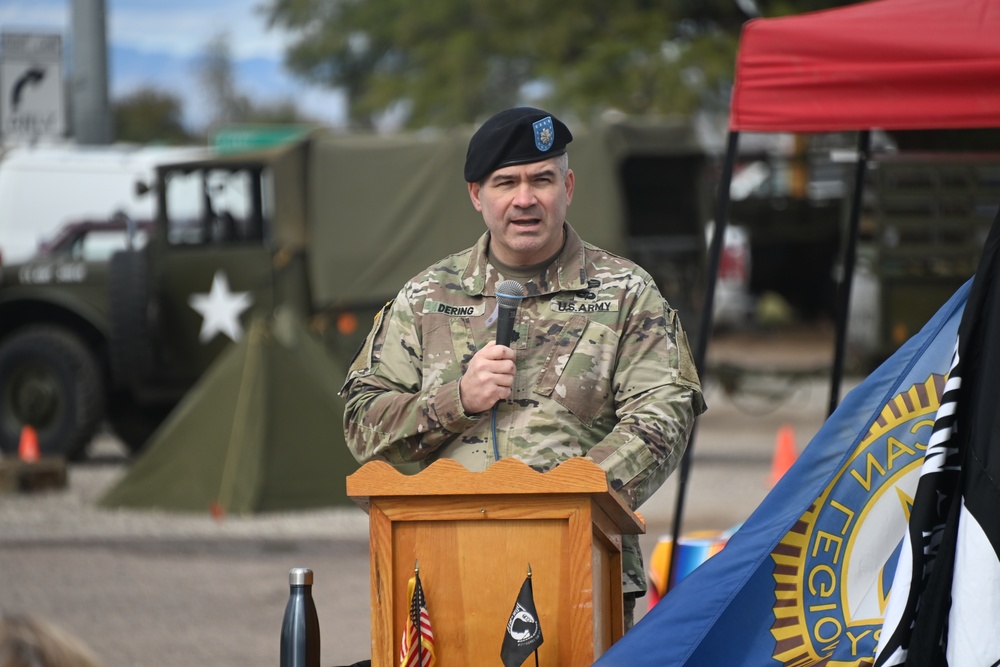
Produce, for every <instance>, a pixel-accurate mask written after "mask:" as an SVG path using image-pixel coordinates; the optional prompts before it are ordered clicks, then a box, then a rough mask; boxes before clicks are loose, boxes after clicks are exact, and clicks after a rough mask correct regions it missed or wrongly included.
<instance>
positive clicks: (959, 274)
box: [848, 152, 1000, 370]
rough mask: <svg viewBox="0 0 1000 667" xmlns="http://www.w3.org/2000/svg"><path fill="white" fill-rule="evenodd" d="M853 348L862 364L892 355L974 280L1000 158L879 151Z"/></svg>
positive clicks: (856, 295)
mask: <svg viewBox="0 0 1000 667" xmlns="http://www.w3.org/2000/svg"><path fill="white" fill-rule="evenodd" d="M867 178H868V185H867V190H866V192H867V200H866V205H865V209H864V217H863V219H862V223H863V224H862V237H863V238H862V240H861V242H860V243H859V262H858V264H859V268H858V272H857V277H856V279H855V288H854V290H853V291H852V311H853V312H852V316H851V318H852V321H851V330H850V332H849V339H848V345H849V348H850V351H851V353H852V355H853V357H854V361H855V363H857V365H859V366H860V367H861V369H864V370H867V369H871V368H874V367H875V366H877V365H878V363H880V362H881V361H883V360H884V359H886V358H887V357H889V356H890V355H891V354H892V353H893V352H895V351H896V350H897V349H898V348H899V346H900V345H902V344H903V343H904V342H906V340H908V339H909V338H910V337H911V336H912V335H913V334H915V333H917V332H918V331H919V330H920V328H921V327H922V326H923V325H924V324H925V323H926V322H927V320H929V319H930V318H931V316H932V315H933V314H934V313H935V312H937V310H938V309H939V308H940V307H941V306H942V305H944V302H945V301H947V300H948V298H949V297H950V296H951V295H952V294H954V292H955V290H957V289H958V288H959V287H961V285H962V284H963V283H964V282H965V281H966V280H968V279H969V278H971V277H972V275H973V274H974V273H975V271H976V267H977V265H978V263H979V257H980V254H981V253H982V249H983V243H984V242H985V240H986V235H987V233H988V232H989V229H990V225H991V224H992V222H993V219H994V217H995V216H996V213H997V207H998V205H1000V155H997V154H992V153H943V152H935V153H931V152H923V153H917V152H900V153H889V154H880V155H876V156H875V157H874V158H873V159H872V160H871V161H870V163H869V169H868V173H867Z"/></svg>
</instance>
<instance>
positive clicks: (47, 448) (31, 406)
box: [0, 326, 104, 459]
mask: <svg viewBox="0 0 1000 667" xmlns="http://www.w3.org/2000/svg"><path fill="white" fill-rule="evenodd" d="M103 418H104V381H103V378H102V376H101V372H100V366H99V365H98V363H97V360H96V359H95V358H94V355H93V353H92V352H91V351H90V349H89V348H87V346H86V345H84V344H83V342H81V341H80V339H79V338H78V337H77V336H76V335H74V334H73V333H71V332H69V331H67V330H65V329H61V328H59V327H53V326H34V327H27V328H24V329H20V330H19V331H17V332H15V333H14V334H13V335H11V336H10V337H9V338H7V339H6V340H4V341H3V343H2V344H0V450H2V451H3V453H4V454H6V455H13V456H16V455H17V451H18V445H19V444H20V439H21V430H22V428H23V427H24V426H25V425H26V424H30V425H32V426H34V427H35V430H36V431H37V433H38V448H39V450H40V452H41V454H42V456H64V457H66V458H71V459H75V458H80V457H82V456H83V454H84V453H85V451H86V448H87V445H88V444H89V443H90V441H91V439H92V438H93V437H94V433H95V432H96V431H97V428H98V427H99V426H100V424H101V421H102V419H103Z"/></svg>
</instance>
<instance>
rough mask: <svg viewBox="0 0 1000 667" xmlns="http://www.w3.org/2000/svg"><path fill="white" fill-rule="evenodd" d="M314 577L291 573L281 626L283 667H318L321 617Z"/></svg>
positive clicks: (303, 571) (299, 570)
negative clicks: (317, 607)
mask: <svg viewBox="0 0 1000 667" xmlns="http://www.w3.org/2000/svg"><path fill="white" fill-rule="evenodd" d="M312 583H313V573H312V570H310V569H308V568H304V567H295V568H292V569H291V570H290V571H289V572H288V586H289V588H290V589H291V590H290V591H289V594H288V605H287V606H286V607H285V620H284V621H283V622H282V624H281V667H319V617H318V616H317V615H316V603H315V602H313V596H312Z"/></svg>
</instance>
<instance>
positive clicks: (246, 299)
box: [188, 269, 253, 344]
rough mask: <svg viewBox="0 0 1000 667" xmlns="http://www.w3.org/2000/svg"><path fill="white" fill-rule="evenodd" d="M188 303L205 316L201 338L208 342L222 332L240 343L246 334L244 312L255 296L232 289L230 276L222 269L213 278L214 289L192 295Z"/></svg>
mask: <svg viewBox="0 0 1000 667" xmlns="http://www.w3.org/2000/svg"><path fill="white" fill-rule="evenodd" d="M188 303H189V304H191V307H192V308H194V309H195V310H196V311H198V313H199V314H200V315H201V316H202V322H201V332H200V333H199V334H198V340H200V341H201V342H202V343H203V344H204V343H207V342H209V341H210V340H212V339H213V338H215V336H216V335H217V334H220V333H221V334H225V335H226V336H229V338H230V339H231V340H232V341H233V342H234V343H236V342H239V340H240V338H242V337H243V325H242V324H241V323H240V315H242V314H243V312H244V311H245V310H246V309H247V308H249V307H250V306H251V305H252V304H253V297H252V296H251V295H250V292H232V291H230V289H229V278H227V277H226V272H225V271H222V270H221V269H220V270H219V271H216V272H215V277H214V278H212V289H211V290H210V291H209V292H208V293H207V294H205V293H201V294H192V295H191V296H190V297H188Z"/></svg>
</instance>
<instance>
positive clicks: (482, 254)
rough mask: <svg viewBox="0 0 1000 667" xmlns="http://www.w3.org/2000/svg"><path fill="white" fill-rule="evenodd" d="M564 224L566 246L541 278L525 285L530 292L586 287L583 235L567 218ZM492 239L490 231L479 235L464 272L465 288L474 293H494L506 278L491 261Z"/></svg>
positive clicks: (542, 292)
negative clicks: (490, 245)
mask: <svg viewBox="0 0 1000 667" xmlns="http://www.w3.org/2000/svg"><path fill="white" fill-rule="evenodd" d="M563 224H564V225H565V229H566V243H565V244H564V245H563V250H562V252H561V253H560V254H559V256H558V257H556V259H555V261H554V262H552V264H550V265H549V268H548V269H546V271H545V274H544V275H543V276H542V277H541V278H540V279H536V280H532V281H531V282H529V283H527V284H526V285H525V292H526V295H527V296H538V295H541V294H555V293H556V292H563V291H569V292H575V291H577V290H582V289H586V288H587V267H586V263H585V260H584V247H583V239H581V238H580V235H579V234H577V233H576V230H574V229H573V228H572V227H571V226H570V224H569V223H568V222H566V223H563ZM489 243H490V233H489V232H486V233H485V234H483V235H482V236H481V237H479V241H478V242H476V245H475V247H473V249H472V252H471V253H470V255H469V262H468V264H467V265H466V267H465V272H464V273H463V274H462V288H463V289H464V290H465V293H466V294H469V295H471V296H484V295H492V294H494V292H495V285H496V284H497V283H498V282H500V281H501V280H503V276H501V275H500V274H499V273H498V272H497V269H496V267H494V266H493V265H492V264H490V263H489V259H488V257H487V256H488V249H489Z"/></svg>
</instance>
